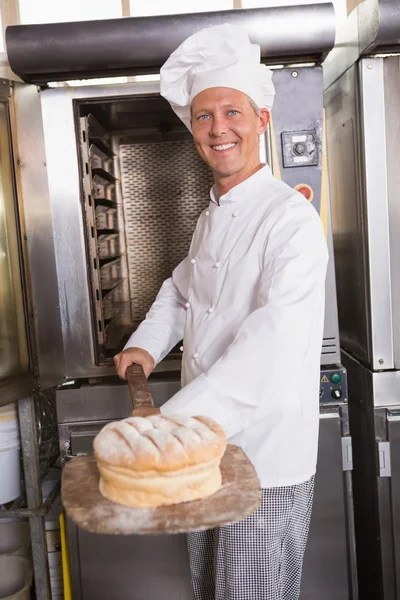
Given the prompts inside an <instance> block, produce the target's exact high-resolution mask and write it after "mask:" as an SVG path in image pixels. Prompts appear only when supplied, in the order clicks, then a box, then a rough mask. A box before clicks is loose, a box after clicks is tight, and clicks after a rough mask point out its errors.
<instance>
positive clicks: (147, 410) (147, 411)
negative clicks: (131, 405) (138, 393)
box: [132, 406, 160, 417]
mask: <svg viewBox="0 0 400 600" xmlns="http://www.w3.org/2000/svg"><path fill="white" fill-rule="evenodd" d="M159 414H160V409H159V408H156V407H155V406H154V407H152V406H143V407H142V408H135V410H133V411H132V417H150V415H159Z"/></svg>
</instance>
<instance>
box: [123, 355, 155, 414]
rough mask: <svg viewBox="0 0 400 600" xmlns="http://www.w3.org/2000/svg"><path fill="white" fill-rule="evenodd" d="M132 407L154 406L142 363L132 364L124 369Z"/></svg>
mask: <svg viewBox="0 0 400 600" xmlns="http://www.w3.org/2000/svg"><path fill="white" fill-rule="evenodd" d="M126 379H127V381H128V387H129V393H130V395H131V400H132V405H133V409H134V410H136V409H137V408H154V402H153V398H152V397H151V393H150V390H149V386H148V384H147V379H146V376H145V374H144V371H143V367H142V365H136V364H132V365H130V366H129V367H128V368H127V370H126Z"/></svg>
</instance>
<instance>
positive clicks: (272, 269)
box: [161, 204, 328, 437]
mask: <svg viewBox="0 0 400 600" xmlns="http://www.w3.org/2000/svg"><path fill="white" fill-rule="evenodd" d="M266 249H267V250H264V251H263V256H262V265H261V267H262V274H261V278H260V284H259V289H258V296H257V308H256V310H254V311H253V312H252V313H251V314H250V315H249V316H248V317H247V318H246V319H245V320H244V322H243V323H242V325H241V327H240V328H239V330H238V331H237V333H236V336H235V338H234V340H233V342H232V343H231V344H230V346H229V347H228V348H227V350H226V351H225V352H224V354H223V355H222V356H221V357H220V358H219V360H218V361H217V362H216V363H215V364H214V365H213V366H212V367H211V368H210V369H209V370H208V372H206V373H204V374H202V375H200V376H199V377H197V378H196V379H194V380H193V381H192V382H191V383H189V384H188V385H187V386H186V387H184V388H183V389H182V390H180V391H179V392H178V393H177V394H175V396H173V397H172V398H171V399H170V400H169V401H168V402H167V403H166V404H164V405H163V407H162V408H161V412H162V413H163V414H173V413H180V414H187V415H190V416H194V415H204V416H208V417H211V418H213V419H214V420H215V421H217V423H219V424H220V425H221V426H222V427H223V428H224V430H225V433H226V435H227V436H228V437H232V436H233V435H235V434H237V433H239V432H240V431H242V430H243V429H245V428H246V426H247V425H248V423H249V422H250V421H251V420H252V419H254V418H255V415H256V414H257V413H256V411H258V410H259V409H260V407H261V408H262V409H263V412H265V409H266V408H267V409H268V407H265V404H269V405H270V407H271V408H272V409H273V408H274V407H273V406H272V405H273V403H274V401H275V398H276V397H277V395H280V397H281V394H279V392H282V389H283V388H284V386H286V385H287V384H288V380H289V377H291V378H292V377H293V369H299V370H300V369H301V365H302V362H303V360H304V356H305V354H306V352H307V350H308V347H309V344H310V339H311V335H314V338H313V339H314V340H315V331H320V338H321V340H320V342H318V341H317V344H318V343H319V349H320V347H321V343H322V327H323V315H324V294H325V276H326V266H327V259H328V253H327V247H326V241H325V236H324V233H323V227H322V223H321V221H320V219H319V216H318V214H317V213H316V211H315V210H314V208H313V207H312V206H310V205H307V206H302V205H299V204H294V205H293V206H291V207H290V208H289V209H287V208H286V210H285V211H284V212H283V214H282V215H281V216H280V218H279V219H277V220H275V222H274V225H273V226H272V228H271V230H270V231H268V234H267V235H266ZM321 313H322V315H321ZM316 328H317V329H316ZM312 332H314V333H313V334H312ZM317 337H318V333H317ZM317 353H318V350H317V351H316V356H317V359H319V354H317ZM289 357H290V358H289ZM289 360H290V369H288V361H289ZM317 364H318V363H317V362H316V365H317ZM289 372H290V375H289Z"/></svg>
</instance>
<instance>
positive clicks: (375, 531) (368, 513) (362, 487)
mask: <svg viewBox="0 0 400 600" xmlns="http://www.w3.org/2000/svg"><path fill="white" fill-rule="evenodd" d="M343 362H344V364H345V365H346V367H347V369H348V375H349V399H350V402H349V416H350V425H351V432H352V440H353V455H354V470H353V492H354V507H355V531H356V539H357V567H358V579H359V589H360V598H373V599H374V600H396V599H397V598H399V597H400V588H399V585H400V584H399V581H398V573H399V572H400V571H399V567H400V372H399V371H388V372H381V373H374V372H373V371H370V370H368V369H367V368H365V367H364V366H363V365H361V363H359V362H358V361H356V360H355V359H354V358H352V357H351V356H350V355H348V354H346V353H344V354H343Z"/></svg>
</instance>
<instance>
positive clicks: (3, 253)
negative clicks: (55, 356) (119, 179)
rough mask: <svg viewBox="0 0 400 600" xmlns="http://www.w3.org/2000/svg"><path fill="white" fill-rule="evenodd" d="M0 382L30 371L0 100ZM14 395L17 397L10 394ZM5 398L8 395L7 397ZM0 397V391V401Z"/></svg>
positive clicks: (6, 125) (4, 107) (5, 118)
mask: <svg viewBox="0 0 400 600" xmlns="http://www.w3.org/2000/svg"><path fill="white" fill-rule="evenodd" d="M0 160H1V162H0V386H1V385H4V384H5V383H7V382H8V383H10V380H11V379H15V378H16V377H21V376H26V375H27V374H28V373H29V372H30V364H29V356H28V338H27V329H26V323H25V310H24V308H25V307H24V302H23V296H22V284H21V276H22V273H21V268H20V267H21V264H20V252H21V249H20V243H19V242H20V240H19V235H18V221H19V216H18V214H17V213H16V206H15V196H14V192H15V190H14V177H13V172H12V166H11V156H10V134H9V118H8V103H5V102H0ZM14 399H17V398H14ZM7 400H8V399H7ZM2 402H3V398H1V394H0V404H2Z"/></svg>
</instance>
